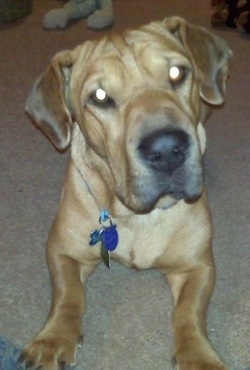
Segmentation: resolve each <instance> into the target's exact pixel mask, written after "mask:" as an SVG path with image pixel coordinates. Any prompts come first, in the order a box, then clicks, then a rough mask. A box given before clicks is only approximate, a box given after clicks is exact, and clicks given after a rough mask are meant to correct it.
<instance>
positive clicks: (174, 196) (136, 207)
mask: <svg viewBox="0 0 250 370" xmlns="http://www.w3.org/2000/svg"><path fill="white" fill-rule="evenodd" d="M174 187H175V188H174ZM202 193H203V176H202V174H201V176H197V177H195V178H192V179H191V180H189V181H186V183H182V184H180V183H179V184H175V186H174V184H171V186H169V187H168V186H165V188H164V187H163V186H162V182H158V183H157V181H156V182H153V183H152V181H151V182H148V183H147V182H146V181H145V179H144V180H143V179H142V180H141V186H139V188H137V190H135V191H131V192H129V194H127V196H125V197H123V196H122V195H121V194H120V195H118V196H119V198H120V200H121V201H122V203H124V205H125V206H126V207H128V208H129V209H131V210H132V211H133V212H135V213H138V214H145V213H149V212H151V211H152V210H154V209H156V208H160V209H164V210H166V209H168V208H171V207H172V206H174V205H175V204H176V203H177V202H179V201H182V200H183V201H184V202H185V203H188V204H192V203H195V202H196V201H198V200H199V198H200V197H201V195H202Z"/></svg>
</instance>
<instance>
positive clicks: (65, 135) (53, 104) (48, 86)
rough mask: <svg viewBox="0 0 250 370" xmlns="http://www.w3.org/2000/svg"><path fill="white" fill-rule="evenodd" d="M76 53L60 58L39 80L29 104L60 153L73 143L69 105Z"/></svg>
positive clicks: (29, 109)
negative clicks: (68, 96)
mask: <svg viewBox="0 0 250 370" xmlns="http://www.w3.org/2000/svg"><path fill="white" fill-rule="evenodd" d="M72 65H73V52H70V51H64V52H62V53H59V54H57V55H56V56H55V57H54V58H53V60H52V63H51V65H50V67H49V68H48V69H47V70H46V71H45V73H44V74H43V75H42V76H40V77H39V78H38V80H37V81H36V82H35V85H34V87H33V89H32V91H31V94H30V95H29V97H28V99H27V102H26V112H27V113H28V115H29V116H30V117H31V119H32V121H34V123H35V124H36V126H37V127H38V128H40V129H41V130H42V131H43V132H44V133H45V134H46V135H47V136H48V137H49V139H50V140H51V141H52V143H53V144H54V145H55V147H56V148H57V149H59V150H64V149H66V148H67V146H68V145H69V143H70V138H71V129H70V125H71V124H72V117H71V113H70V108H69V102H68V101H67V94H68V91H69V82H70V74H71V68H72Z"/></svg>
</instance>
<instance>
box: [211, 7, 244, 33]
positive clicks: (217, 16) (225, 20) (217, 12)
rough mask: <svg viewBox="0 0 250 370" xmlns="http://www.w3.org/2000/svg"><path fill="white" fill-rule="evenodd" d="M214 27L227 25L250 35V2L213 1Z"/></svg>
mask: <svg viewBox="0 0 250 370" xmlns="http://www.w3.org/2000/svg"><path fill="white" fill-rule="evenodd" d="M212 7H213V8H214V13H213V15H212V19H211V23H212V25H213V26H214V27H218V26H221V25H226V26H228V27H231V28H238V29H240V30H242V31H244V32H246V33H250V0H213V1H212Z"/></svg>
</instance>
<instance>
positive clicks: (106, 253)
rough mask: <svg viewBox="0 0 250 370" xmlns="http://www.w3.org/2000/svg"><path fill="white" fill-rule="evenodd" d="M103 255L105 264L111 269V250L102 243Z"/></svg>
mask: <svg viewBox="0 0 250 370" xmlns="http://www.w3.org/2000/svg"><path fill="white" fill-rule="evenodd" d="M101 257H102V260H103V262H104V264H105V265H106V266H107V267H108V268H109V269H110V268H111V265H110V252H109V251H108V250H107V249H106V248H105V247H104V244H103V243H102V244H101Z"/></svg>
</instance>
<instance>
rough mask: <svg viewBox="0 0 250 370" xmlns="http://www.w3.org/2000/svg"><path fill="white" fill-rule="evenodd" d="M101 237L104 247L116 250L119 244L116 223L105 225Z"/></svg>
mask: <svg viewBox="0 0 250 370" xmlns="http://www.w3.org/2000/svg"><path fill="white" fill-rule="evenodd" d="M100 237H101V239H102V242H103V246H104V248H105V249H107V250H108V251H109V252H112V251H114V250H115V248H116V247H117V244H118V233H117V230H116V225H111V226H108V227H105V228H104V230H103V232H102V233H101V235H100Z"/></svg>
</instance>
